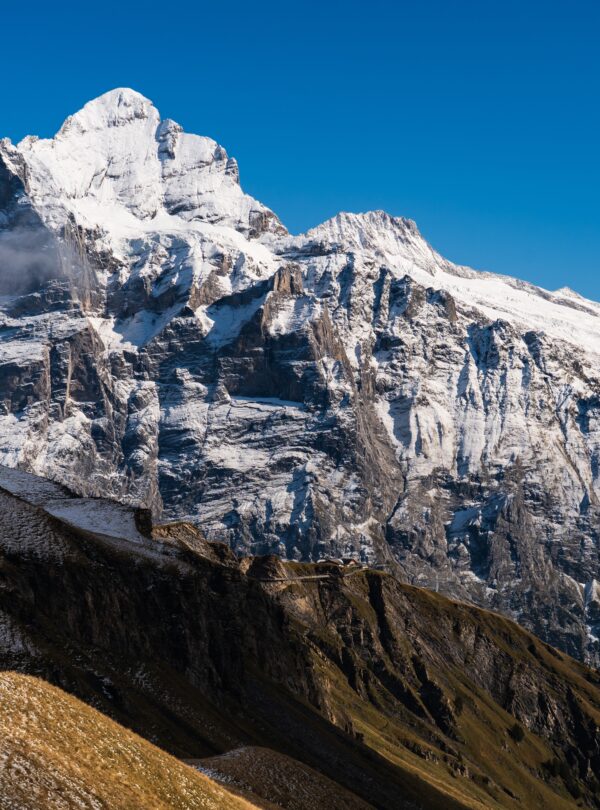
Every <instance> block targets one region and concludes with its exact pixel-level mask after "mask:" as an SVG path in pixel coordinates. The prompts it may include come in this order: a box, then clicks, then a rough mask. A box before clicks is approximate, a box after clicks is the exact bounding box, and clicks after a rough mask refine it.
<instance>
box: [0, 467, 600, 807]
mask: <svg viewBox="0 0 600 810" xmlns="http://www.w3.org/2000/svg"><path fill="white" fill-rule="evenodd" d="M20 475H21V483H20V495H19V496H17V495H15V494H11V493H10V492H9V491H8V490H6V489H0V554H1V556H0V618H1V623H2V627H1V630H2V632H1V636H0V646H1V653H0V654H1V664H2V667H3V668H4V669H12V670H18V671H24V672H28V673H31V674H35V675H38V676H41V677H42V678H45V679H46V680H48V681H51V682H52V683H54V684H56V685H58V686H60V687H62V688H63V689H66V690H67V691H69V692H71V693H73V694H75V695H76V696H78V697H80V698H82V699H83V700H85V701H87V702H88V703H90V704H91V705H93V706H95V707H96V708H99V709H100V710H101V711H103V712H105V713H106V714H108V715H110V716H112V717H113V718H114V719H116V720H118V721H119V722H120V723H122V724H124V725H126V726H128V727H130V728H132V729H133V730H135V731H137V732H138V733H140V734H141V735H143V736H145V737H146V738H147V739H149V740H150V741H152V742H154V743H156V744H158V745H159V746H160V747H162V748H164V749H165V750H167V751H169V752H170V753H173V754H175V755H176V756H178V757H179V758H181V759H199V758H206V757H217V756H218V755H220V754H223V753H224V752H227V751H230V750H232V749H236V748H239V747H240V746H262V747H266V748H269V749H274V750H275V751H277V752H280V753H282V754H286V755H288V756H291V757H293V758H295V759H297V760H300V761H301V762H303V763H305V764H306V765H309V766H312V767H313V768H315V769H317V770H319V771H320V772H321V773H323V774H325V775H326V776H328V777H330V778H331V779H333V780H335V781H336V782H337V783H339V784H340V785H342V786H344V788H346V789H348V790H350V791H351V792H352V793H354V794H355V795H356V796H358V797H360V798H362V799H364V800H365V801H367V802H369V803H370V804H371V805H373V806H374V807H378V808H390V809H395V808H398V809H400V808H413V807H421V808H439V809H440V810H442V808H443V810H447V809H448V808H501V807H520V808H529V807H531V808H533V807H545V808H569V807H577V806H579V807H600V799H599V798H598V797H599V796H600V782H599V778H600V731H599V724H600V676H599V675H598V674H597V673H596V672H594V671H593V670H591V669H588V668H586V667H585V666H583V665H581V664H579V663H577V662H575V661H573V660H572V659H570V658H569V657H568V656H566V655H564V654H562V653H559V652H557V651H556V650H554V649H553V648H551V647H549V646H548V645H546V644H544V643H543V642H541V641H540V640H538V639H537V638H536V637H534V636H533V635H531V634H529V633H527V632H526V631H524V630H523V629H521V628H519V627H518V626H517V625H516V624H514V623H513V622H511V621H509V620H508V619H506V618H503V617H501V616H499V615H496V614H493V613H489V612H486V611H483V610H480V609H477V608H475V607H472V606H470V605H467V604H464V603H458V602H454V601H450V600H448V599H446V598H444V597H442V596H440V595H439V594H436V593H432V592H429V591H426V590H421V589H418V588H414V587H411V586H408V585H404V584H401V583H399V582H398V581H396V580H395V579H394V578H393V577H392V576H390V575H389V574H387V573H385V572H382V571H375V570H367V569H365V570H353V571H352V573H349V572H348V571H345V570H344V569H342V568H340V567H339V566H337V565H334V564H324V565H309V564H301V563H290V562H282V561H280V560H279V559H277V558H275V557H263V558H251V559H242V560H238V559H237V558H236V557H235V556H234V555H233V553H232V552H231V551H230V550H229V549H228V548H227V547H226V546H224V545H223V546H221V545H218V544H209V543H207V542H206V541H205V540H204V538H203V537H202V535H201V533H200V532H199V531H198V530H197V529H195V528H193V527H192V526H190V525H188V524H181V523H180V524H171V525H167V526H158V527H152V526H151V525H150V523H149V521H148V520H147V516H146V515H145V514H144V513H138V514H137V515H136V516H135V517H136V520H137V524H136V525H137V528H138V530H139V538H141V541H139V542H133V541H132V540H126V539H118V538H116V537H115V536H114V534H113V535H110V534H107V533H106V532H108V529H107V528H106V527H105V526H103V525H99V526H98V527H97V529H96V528H90V526H89V521H88V523H87V524H86V526H85V527H82V526H81V525H80V526H78V525H77V520H76V519H72V520H70V522H69V523H66V522H65V521H64V520H63V519H59V518H57V517H55V516H52V515H51V514H49V511H48V509H49V507H48V505H47V503H46V500H47V499H48V498H50V500H52V499H53V498H54V501H53V502H56V497H57V494H56V493H57V491H58V488H56V487H54V486H53V485H50V486H51V487H52V488H53V490H56V491H55V492H54V493H53V494H51V496H48V495H47V494H44V493H42V494H40V490H39V487H38V490H37V492H36V494H35V496H34V497H28V496H27V494H26V493H25V494H24V492H23V480H24V479H23V478H22V476H23V474H20ZM29 478H31V481H32V488H35V487H34V486H33V485H34V484H35V485H36V486H37V483H36V482H38V481H39V479H35V478H34V477H33V476H31V477H29ZM60 498H62V499H64V500H65V501H69V502H70V496H69V493H67V492H66V491H64V490H61V492H60ZM104 508H106V509H110V504H107V503H106V502H105V503H104ZM116 508H117V507H115V509H116ZM55 511H56V510H55ZM72 511H73V514H75V515H77V509H74V510H72ZM106 514H108V512H107V513H106ZM136 536H137V535H136Z"/></svg>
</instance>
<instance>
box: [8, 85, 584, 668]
mask: <svg viewBox="0 0 600 810" xmlns="http://www.w3.org/2000/svg"><path fill="white" fill-rule="evenodd" d="M599 335H600V305H599V304H597V303H595V302H592V301H586V300H584V299H583V298H581V297H580V296H578V295H576V294H575V293H573V292H572V291H570V290H568V289H562V290H558V291H556V292H548V291H545V290H542V289H539V288H536V287H533V286H532V285H529V284H525V283H522V282H519V281H517V280H515V279H511V278H506V277H500V276H495V275H492V274H487V273H477V272H475V271H473V270H470V269H468V268H465V267H459V266H456V265H453V264H451V263H449V262H447V261H445V260H444V259H443V258H442V257H441V256H440V255H439V254H437V253H436V252H435V251H434V250H433V249H432V248H431V247H430V246H429V245H428V244H427V242H426V241H425V240H424V239H423V237H422V236H421V234H420V233H419V231H418V229H417V227H416V225H415V224H414V223H413V222H411V221H410V220H406V219H402V218H394V217H390V216H388V215H387V214H385V213H383V212H371V213H368V214H360V215H354V214H340V215H339V216H337V217H335V218H334V219H332V220H330V221H329V222H326V223H324V224H323V225H320V226H319V227H317V228H315V229H313V230H312V231H309V232H308V233H306V234H304V235H302V236H290V235H289V234H287V232H286V230H285V228H284V227H283V226H282V224H281V223H280V222H279V220H278V219H277V217H276V216H275V215H274V214H273V213H272V212H271V211H269V209H267V208H265V206H263V205H262V204H260V203H258V202H257V201H255V200H253V199H252V198H250V197H249V196H248V195H246V194H244V192H243V191H242V189H241V187H240V183H239V174H238V168H237V164H236V162H235V160H233V159H232V158H230V157H228V155H227V154H226V152H225V150H224V149H223V148H222V147H220V146H219V145H218V144H216V143H215V142H214V141H212V140H211V139H210V138H202V137H199V136H195V135H189V134H186V133H184V132H183V131H182V129H181V127H179V126H178V125H177V124H175V123H174V122H172V121H169V120H162V121H161V119H160V116H159V114H158V112H157V110H156V109H155V108H154V107H153V105H152V104H151V102H149V101H148V100H147V99H145V98H143V97H142V96H140V95H139V94H137V93H135V92H133V91H131V90H115V91H112V92H110V93H108V94H106V95H104V96H102V97H100V98H99V99H96V100H94V101H92V102H90V103H89V104H87V105H86V106H85V107H84V109H83V110H81V111H80V112H78V113H77V114H76V115H74V116H72V117H71V118H69V119H68V120H67V121H66V122H65V124H64V125H63V127H62V128H61V130H60V132H59V133H58V134H57V135H56V137H55V138H54V139H52V140H39V139H36V138H26V139H25V140H24V141H22V142H21V143H20V144H18V145H16V146H15V145H13V144H11V143H10V142H9V141H7V140H5V141H2V142H1V143H0V460H1V461H2V462H3V463H5V464H7V465H10V466H15V467H20V468H22V469H27V470H31V471H34V472H38V473H40V474H43V475H45V476H47V477H50V478H53V479H54V480H56V481H60V482H63V483H66V484H68V485H70V486H71V487H74V488H78V489H79V491H81V492H82V494H89V495H95V494H106V495H110V496H112V497H115V498H118V499H121V500H124V501H127V502H129V503H135V504H138V505H142V506H146V507H149V508H151V509H152V510H153V512H154V514H155V515H159V514H161V515H162V516H163V519H185V520H190V521H192V522H194V523H196V524H197V525H201V526H202V527H203V531H204V532H205V533H206V535H207V536H208V537H209V538H210V539H218V540H222V539H225V540H226V541H227V542H228V543H229V544H230V545H231V546H232V547H233V548H234V549H237V550H241V551H243V552H244V553H262V554H264V553H276V554H279V555H282V556H285V557H287V558H289V559H296V560H310V559H313V560H315V559H317V558H318V557H319V556H320V555H322V554H324V553H325V554H326V553H329V554H331V553H333V554H334V555H336V556H340V555H351V556H354V557H356V558H357V559H359V560H362V561H364V562H385V561H388V562H389V560H390V559H392V558H393V559H394V560H395V562H396V563H397V565H398V568H397V570H398V572H399V573H400V574H401V575H402V577H403V578H404V579H405V580H406V581H408V582H412V583H414V584H418V585H425V586H429V587H431V588H434V589H437V590H439V591H442V592H444V593H446V594H449V595H452V596H454V597H457V598H461V599H469V600H471V601H473V602H475V603H477V604H480V605H482V606H485V607H489V608H492V609H494V610H499V611H502V612H504V613H505V614H506V615H508V616H510V617H511V618H514V619H516V620H518V621H519V622H521V623H522V624H523V625H524V626H526V627H527V628H529V629H532V630H534V631H535V632H536V633H537V634H538V635H540V636H541V637H543V638H544V639H545V640H547V641H549V642H551V643H553V644H556V645H557V646H559V647H561V648H562V649H563V650H565V651H567V652H569V653H570V654H572V655H575V656H577V657H579V658H586V659H587V660H588V661H590V662H592V663H594V662H595V663H598V661H599V660H600V659H599V655H600V653H599V650H600V643H599V641H598V637H599V634H600V630H599V627H600V597H599V591H598V585H597V580H598V573H599V568H600V564H599V557H598V554H599V551H598V525H599V518H600V509H599V505H598V504H599V502H598V496H599V493H600V464H599V459H600V398H599V397H600V378H599V376H598V356H599V353H600V339H599V337H598V336H599Z"/></svg>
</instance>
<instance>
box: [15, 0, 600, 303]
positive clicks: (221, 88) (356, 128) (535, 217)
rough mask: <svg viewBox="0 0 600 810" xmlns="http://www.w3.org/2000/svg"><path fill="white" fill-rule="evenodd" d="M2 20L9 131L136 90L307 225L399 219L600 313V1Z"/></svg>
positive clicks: (295, 227) (44, 6)
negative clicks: (212, 142)
mask: <svg viewBox="0 0 600 810" xmlns="http://www.w3.org/2000/svg"><path fill="white" fill-rule="evenodd" d="M1 25H2V67H3V73H2V79H1V81H0V134H1V135H7V136H9V137H11V138H12V139H13V140H17V139H20V138H21V137H22V136H23V135H25V134H29V133H32V134H39V135H42V136H48V135H51V134H53V133H54V132H55V131H56V129H57V128H58V127H59V125H60V124H61V122H62V120H63V119H64V118H65V117H66V116H67V115H68V114H69V113H71V112H74V111H76V110H77V109H79V107H81V106H82V105H83V103H84V102H85V101H87V100H89V99H90V98H92V97H94V96H96V95H99V94H100V93H102V92H104V91H106V90H109V89H111V88H113V87H117V86H129V87H133V88H134V89H136V90H138V91H140V92H142V93H144V94H145V95H146V96H148V97H149V98H151V99H152V100H153V101H154V102H155V104H156V105H157V106H158V108H159V110H160V111H161V113H162V115H163V116H164V117H169V118H174V119H175V120H177V121H179V122H180V123H181V124H182V125H183V126H184V127H185V128H186V129H187V130H189V131H193V132H198V133H200V134H203V135H210V136H212V137H214V138H216V139H217V140H218V141H219V142H220V143H222V144H223V145H224V146H225V147H226V149H227V150H228V152H229V153H230V154H232V155H235V157H237V158H238V161H239V164H240V170H241V178H242V184H243V186H244V188H245V189H246V190H247V191H248V192H249V193H251V194H253V195H254V196H256V197H258V198H259V199H260V200H262V201H263V202H265V203H266V204H267V205H269V206H271V207H272V208H273V209H274V210H275V211H276V212H277V213H278V214H279V216H280V217H281V219H282V220H283V221H284V222H285V224H286V225H287V226H288V227H289V228H290V230H292V231H301V230H305V229H307V228H308V227H310V226H312V225H315V224H317V223H318V222H320V221H322V220H324V219H326V218H327V217H329V216H332V215H333V214H335V213H336V212H337V211H339V210H350V211H365V210H369V209H374V208H383V209H386V210H387V211H389V212H390V213H392V214H396V215H405V216H409V217H412V218H413V219H416V221H417V223H418V224H419V226H420V228H421V230H422V232H423V233H424V235H425V236H426V237H427V238H428V239H429V241H430V242H431V243H432V244H433V245H434V247H436V248H437V249H438V250H440V252H442V253H443V254H444V255H446V256H447V257H448V258H450V259H453V260H454V261H458V262H461V263H465V264H470V265H472V266H474V267H478V268H482V269H488V270H494V271H498V272H504V273H510V274H512V275H517V276H519V277H522V278H527V279H529V280H531V281H534V282H535V283H538V284H541V285H542V286H545V287H547V288H550V289H553V288H556V287H559V286H562V285H565V284H566V285H569V286H572V287H573V288H574V289H576V290H577V291H579V292H581V293H583V294H585V295H588V296H590V297H593V298H596V299H598V300H600V272H599V271H600V201H599V199H600V198H599V188H600V157H599V154H600V153H599V148H600V103H599V102H600V98H599V96H600V93H599V90H600V46H599V42H600V3H599V2H598V1H597V0H589V1H586V2H583V1H581V2H580V1H579V0H570V2H553V0H545V2H542V0H520V2H516V1H514V0H504V2H495V1H493V0H489V1H488V0H473V1H472V2H471V1H469V2H467V1H466V0H437V1H436V0H410V2H404V0H387V2H383V1H382V0H360V1H359V2H357V1H356V0H345V2H334V1H333V0H321V2H313V1H312V0H308V1H307V2H285V0H281V2H279V3H274V2H271V0H262V1H261V2H237V0H233V1H232V2H229V3H226V2H217V0H211V2H210V3H205V2H202V0H200V1H199V2H189V0H180V2H171V3H169V2H161V3H152V2H149V1H148V0H146V2H143V3H142V2H138V0H133V1H128V0H121V2H118V3H116V2H113V0H107V1H106V2H102V3H90V4H84V3H81V2H77V3H75V2H70V0H67V1H66V2H62V1H61V0H56V2H54V3H47V2H43V3H42V2H39V0H31V2H28V3H21V4H17V3H11V4H5V5H4V6H3V8H2V15H1Z"/></svg>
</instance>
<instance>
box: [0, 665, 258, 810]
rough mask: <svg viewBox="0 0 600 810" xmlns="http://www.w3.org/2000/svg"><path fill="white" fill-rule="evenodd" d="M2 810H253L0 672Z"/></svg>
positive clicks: (132, 739)
mask: <svg viewBox="0 0 600 810" xmlns="http://www.w3.org/2000/svg"><path fill="white" fill-rule="evenodd" d="M0 806H1V807H2V810H71V809H72V808H73V810H74V809H75V808H77V810H84V808H85V810H87V809H88V808H89V810H142V809H143V810H176V809H180V810H195V808H202V810H256V808H257V807H261V806H262V803H259V804H254V803H252V802H250V801H247V800H246V799H244V798H242V797H240V796H238V795H235V794H234V793H231V792H230V791H228V790H227V789H226V787H224V786H221V785H218V784H216V783H215V782H214V781H212V780H211V779H209V778H208V777H207V776H205V775H203V774H201V773H199V772H198V771H196V770H194V769H192V768H190V767H188V766H187V765H185V764H183V763H181V762H180V761H179V760H177V759H175V758H174V757H172V756H170V755H169V754H166V753H165V752H164V751H161V750H160V749H159V748H156V747H155V746H154V745H152V744H151V743H149V742H147V741H146V740H143V739H142V738H141V737H138V736H137V735H136V734H134V733H133V732H131V731H129V730H127V729H125V728H123V727H121V726H119V725H118V724H117V723H115V722H113V721H112V720H110V719H108V718H107V717H105V716H104V715H102V714H100V712H97V711H96V710H95V709H92V708H90V707H89V706H87V705H86V704H84V703H82V702H81V701H79V700H77V699H75V698H73V697H71V696H70V695H67V694H65V693H64V692H62V691H61V690H60V689H57V688H55V687H53V686H50V685H49V684H47V683H45V682H44V681H41V680H39V679H37V678H33V677H30V676H27V675H21V674H17V673H14V672H2V673H0Z"/></svg>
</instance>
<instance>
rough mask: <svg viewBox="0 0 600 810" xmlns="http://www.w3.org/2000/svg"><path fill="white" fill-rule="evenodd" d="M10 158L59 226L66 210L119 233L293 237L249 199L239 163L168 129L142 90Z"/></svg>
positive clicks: (89, 107)
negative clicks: (123, 228)
mask: <svg viewBox="0 0 600 810" xmlns="http://www.w3.org/2000/svg"><path fill="white" fill-rule="evenodd" d="M3 154H4V156H5V157H6V159H8V160H9V161H10V162H11V163H12V165H13V166H15V168H17V167H18V166H19V165H20V164H21V165H23V164H24V165H26V166H27V171H26V177H25V176H24V178H23V179H24V180H26V185H27V191H28V193H29V194H30V195H31V196H32V198H33V199H34V200H35V201H37V202H38V203H40V213H41V215H42V216H43V217H44V215H45V218H46V219H47V221H48V222H49V223H51V224H54V225H56V224H58V223H59V221H60V218H61V217H60V211H59V210H57V209H60V208H62V209H63V212H64V213H65V214H67V215H71V216H74V217H75V219H76V220H81V221H82V222H86V223H88V224H89V225H90V226H97V227H101V228H104V229H106V230H107V231H109V232H110V230H111V229H112V228H113V227H116V226H117V225H118V223H120V222H121V221H122V220H123V219H125V220H127V217H128V216H129V217H131V216H132V217H134V218H135V219H137V220H141V221H145V220H153V219H156V218H160V217H161V216H162V217H163V219H165V220H166V219H168V218H169V217H172V218H174V219H175V220H184V221H186V222H193V221H197V222H210V223H219V224H222V225H224V226H227V227H231V228H233V229H235V230H237V231H240V232H242V233H244V234H246V235H249V236H253V235H256V234H257V233H259V232H262V231H263V230H269V229H272V230H274V231H279V232H284V229H283V226H282V225H281V224H280V223H279V221H278V220H277V218H276V217H275V215H274V214H273V213H272V212H271V211H269V210H268V209H267V208H266V207H265V206H263V205H261V204H260V203H258V202H257V201H256V200H254V199H252V198H251V197H249V196H248V195H246V194H244V192H243V191H242V189H241V187H240V184H239V176H238V169H237V163H236V162H235V160H234V159H232V158H229V157H228V155H227V153H226V151H225V150H224V149H223V147H221V146H219V144H217V143H216V142H215V141H213V140H212V139H211V138H206V137H200V136H198V135H189V134H187V133H185V132H183V130H182V128H181V127H180V126H179V125H178V124H176V123H175V122H173V121H170V120H165V121H161V118H160V115H159V112H158V110H157V109H156V108H155V107H154V105H153V104H152V102H151V101H149V100H148V99H147V98H144V96H142V95H140V94H139V93H136V92H135V91H133V90H128V89H117V90H112V91H110V92H108V93H105V94H104V95H102V96H100V97H99V98H97V99H94V100H93V101H90V102H89V103H88V104H86V105H85V107H83V109H82V110H80V111H79V112H78V113H76V114H75V115H72V116H70V117H69V118H67V120H66V121H65V122H64V124H63V125H62V127H61V129H60V130H59V132H58V133H57V135H56V136H55V137H54V138H52V139H43V140H40V139H37V138H32V137H27V138H25V139H23V140H22V141H21V142H20V143H19V144H18V145H17V147H16V148H11V146H10V145H8V144H4V147H2V146H0V156H3ZM17 155H18V156H20V158H21V161H19V160H17V159H16V158H17ZM11 159H12V160H11ZM131 224H133V223H131ZM172 224H173V227H176V226H177V222H176V221H175V222H174V223H172ZM162 227H163V228H165V227H168V225H167V223H166V222H164V223H163V226H162Z"/></svg>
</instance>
